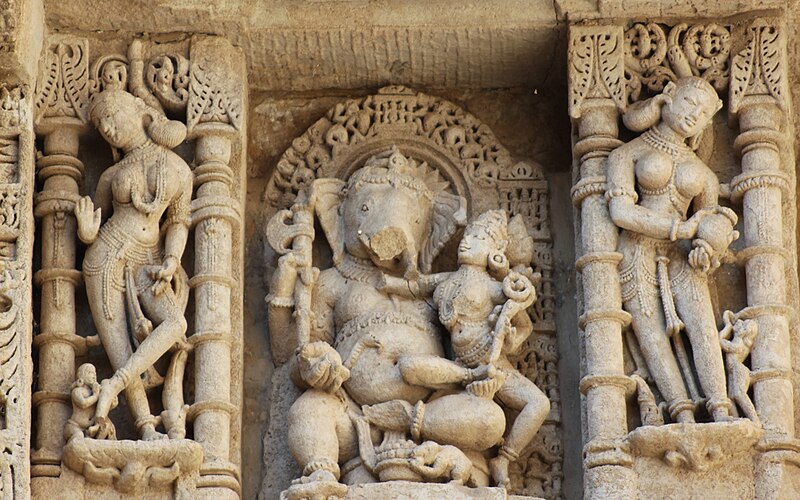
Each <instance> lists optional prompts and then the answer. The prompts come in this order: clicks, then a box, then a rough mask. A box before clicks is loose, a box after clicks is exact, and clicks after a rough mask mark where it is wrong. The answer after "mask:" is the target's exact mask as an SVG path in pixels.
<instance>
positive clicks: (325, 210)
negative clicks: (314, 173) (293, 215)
mask: <svg viewBox="0 0 800 500" xmlns="http://www.w3.org/2000/svg"><path fill="white" fill-rule="evenodd" d="M345 185H346V184H345V182H344V181H342V180H340V179H332V178H324V179H317V180H315V181H314V183H313V184H312V185H311V192H312V197H313V199H314V211H315V212H316V213H317V218H318V219H319V223H320V225H321V226H322V230H323V231H324V232H325V237H326V238H327V239H328V243H329V244H330V246H331V250H332V251H333V263H334V264H338V263H339V262H341V260H342V257H343V256H344V221H343V219H342V214H340V213H339V212H340V210H339V208H340V207H341V206H342V202H343V201H344V198H345V192H344V188H345Z"/></svg>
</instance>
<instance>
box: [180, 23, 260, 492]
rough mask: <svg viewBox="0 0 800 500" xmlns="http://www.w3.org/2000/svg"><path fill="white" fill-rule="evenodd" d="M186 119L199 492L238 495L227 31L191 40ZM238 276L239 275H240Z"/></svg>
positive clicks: (238, 371) (232, 53) (235, 148)
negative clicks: (191, 149)
mask: <svg viewBox="0 0 800 500" xmlns="http://www.w3.org/2000/svg"><path fill="white" fill-rule="evenodd" d="M190 54H191V57H190V59H191V69H190V82H189V89H190V92H189V102H188V104H187V117H186V120H187V125H188V129H189V137H190V138H192V139H194V140H195V159H194V176H195V182H194V187H195V199H194V200H193V201H192V224H193V226H194V238H195V247H194V261H195V269H194V276H193V277H192V279H191V285H192V287H193V288H194V300H195V306H194V310H195V324H194V332H193V333H192V335H191V336H190V337H189V341H190V342H192V344H193V345H194V366H195V381H194V382H195V390H194V394H195V398H194V399H195V402H194V404H193V405H192V408H191V410H190V412H189V418H191V419H192V420H193V422H194V440H195V441H197V442H198V443H200V444H201V445H202V446H203V465H202V466H201V468H200V478H199V480H198V482H197V493H196V495H197V497H198V498H208V499H212V498H213V499H225V498H231V499H234V498H239V494H240V492H241V486H240V477H239V464H240V456H239V450H240V437H241V436H240V433H241V430H240V429H241V423H240V417H241V411H240V406H241V401H242V394H241V383H242V351H241V349H242V340H241V332H242V310H241V303H242V287H241V284H240V283H239V280H241V277H242V273H243V265H242V253H243V252H242V248H243V240H244V231H243V226H242V214H241V207H242V205H243V203H242V199H243V196H242V189H243V187H244V177H243V173H244V169H245V164H244V162H245V154H244V150H245V145H246V139H245V137H246V133H245V130H244V119H243V112H242V109H243V105H242V101H243V99H244V97H245V95H246V88H247V87H246V84H245V74H246V70H245V64H244V57H243V55H242V53H241V51H239V50H238V49H236V48H234V47H233V46H232V45H231V44H230V42H228V41H227V40H225V39H223V38H219V37H211V36H195V37H193V38H192V43H191V50H190ZM237 278H238V280H237Z"/></svg>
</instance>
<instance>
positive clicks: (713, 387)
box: [674, 271, 731, 421]
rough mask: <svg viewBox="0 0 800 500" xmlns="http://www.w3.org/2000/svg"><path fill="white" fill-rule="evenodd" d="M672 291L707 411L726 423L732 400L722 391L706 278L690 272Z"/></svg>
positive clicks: (720, 363)
mask: <svg viewBox="0 0 800 500" xmlns="http://www.w3.org/2000/svg"><path fill="white" fill-rule="evenodd" d="M674 290H675V308H676V309H677V311H678V314H679V315H680V317H681V319H682V320H683V322H684V323H685V324H686V334H687V335H688V337H689V341H690V342H691V344H692V352H693V354H694V364H695V367H696V369H697V377H698V379H699V381H700V386H701V387H702V388H703V392H704V393H705V396H706V397H707V398H708V403H706V405H707V407H708V412H709V413H710V414H711V416H712V417H713V418H714V420H715V421H721V420H727V419H729V418H730V408H731V401H730V400H729V399H728V396H727V392H726V389H725V367H724V364H723V360H722V348H721V347H720V344H719V333H718V332H717V323H716V321H715V320H714V309H713V308H712V306H711V295H710V294H709V291H708V283H707V281H706V278H705V275H700V274H699V273H697V272H695V271H690V274H689V277H688V280H687V281H685V282H683V283H682V284H681V285H679V286H675V287H674Z"/></svg>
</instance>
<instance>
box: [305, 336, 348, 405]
mask: <svg viewBox="0 0 800 500" xmlns="http://www.w3.org/2000/svg"><path fill="white" fill-rule="evenodd" d="M297 364H298V367H299V368H300V377H301V378H302V379H303V381H304V382H305V383H306V384H308V386H309V387H311V388H313V389H319V390H321V391H325V392H328V393H334V392H336V391H338V390H339V388H340V387H341V386H342V384H343V383H344V382H345V381H346V380H347V379H348V378H350V370H348V369H347V368H346V367H345V366H344V364H343V363H342V358H341V356H339V353H338V352H336V349H334V348H333V347H331V346H330V344H328V343H326V342H310V343H308V344H305V345H304V346H302V347H301V348H300V349H299V350H298V352H297Z"/></svg>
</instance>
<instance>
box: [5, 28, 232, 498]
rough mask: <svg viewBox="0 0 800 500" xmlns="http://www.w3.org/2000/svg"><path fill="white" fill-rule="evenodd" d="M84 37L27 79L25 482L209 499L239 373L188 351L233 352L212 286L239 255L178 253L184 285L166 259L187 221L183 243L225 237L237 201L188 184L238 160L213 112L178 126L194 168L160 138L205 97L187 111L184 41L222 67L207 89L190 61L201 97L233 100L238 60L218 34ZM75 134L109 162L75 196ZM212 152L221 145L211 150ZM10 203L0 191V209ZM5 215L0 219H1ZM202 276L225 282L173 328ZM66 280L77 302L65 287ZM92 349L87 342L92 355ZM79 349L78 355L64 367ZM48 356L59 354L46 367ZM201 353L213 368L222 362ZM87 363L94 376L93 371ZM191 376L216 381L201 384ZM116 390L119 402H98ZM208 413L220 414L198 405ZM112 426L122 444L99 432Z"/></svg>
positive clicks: (219, 493) (222, 486)
mask: <svg viewBox="0 0 800 500" xmlns="http://www.w3.org/2000/svg"><path fill="white" fill-rule="evenodd" d="M89 45H90V43H89V41H87V40H85V39H83V40H81V39H75V38H70V37H58V38H57V40H56V42H55V43H53V45H52V46H51V47H50V49H49V50H48V51H47V52H46V57H45V59H46V60H45V64H44V70H45V71H46V77H45V78H43V79H41V80H40V82H41V83H40V86H39V87H38V89H37V98H36V104H37V131H38V133H40V134H41V135H42V136H43V145H44V152H43V153H44V154H42V155H41V157H40V160H39V175H40V177H41V178H42V180H43V184H42V191H41V192H40V193H39V194H38V196H37V210H36V215H37V217H39V218H40V220H41V225H42V226H43V230H42V234H43V235H44V238H43V241H42V244H41V253H42V267H41V269H40V270H39V271H38V272H37V275H36V276H37V283H38V284H39V286H40V287H41V289H42V302H41V307H42V310H41V325H42V326H41V330H42V331H41V332H40V333H39V335H37V339H36V340H37V344H38V346H39V367H40V379H39V381H38V385H39V388H40V390H39V392H38V393H37V396H35V397H34V402H35V403H36V402H37V401H38V404H39V407H40V408H39V413H38V422H37V425H38V429H39V432H38V435H37V441H38V443H37V449H36V451H35V453H34V458H33V463H34V474H33V478H34V480H33V485H34V488H35V489H37V491H39V492H40V493H41V492H44V491H47V490H48V489H52V488H58V487H59V486H57V485H56V484H57V483H59V482H60V483H61V484H62V485H61V486H60V487H67V488H70V489H75V490H76V491H77V490H83V491H84V492H86V493H87V494H88V492H89V491H93V489H95V488H98V487H105V488H113V489H116V490H117V491H118V492H119V493H120V494H123V495H135V494H142V493H144V492H145V491H146V492H148V494H153V495H160V496H164V497H178V498H194V497H195V494H201V492H200V489H202V494H211V495H212V496H215V497H217V498H229V497H230V498H232V497H236V496H238V491H239V482H238V481H239V480H238V464H237V463H236V462H238V459H237V458H236V457H235V456H233V457H231V455H230V453H231V450H233V449H235V448H237V447H238V444H237V443H234V444H233V447H232V445H231V438H230V436H231V435H232V434H233V435H234V436H237V433H235V432H233V433H232V432H231V428H232V427H233V428H234V429H235V428H238V424H233V422H232V417H235V415H236V414H237V411H238V410H237V409H236V408H235V407H233V406H232V405H231V403H230V402H229V401H228V400H226V398H228V399H229V398H230V396H229V394H230V391H231V387H236V385H237V384H239V383H240V382H239V380H240V378H241V375H240V370H241V365H240V364H234V363H231V364H229V365H227V372H226V373H224V374H223V373H216V374H215V375H213V376H212V377H211V378H209V377H208V376H206V375H204V370H207V369H208V368H209V367H208V366H206V365H209V363H208V362H203V361H202V359H207V358H208V356H209V354H208V353H207V352H206V351H208V350H209V348H215V346H217V344H219V343H220V341H221V342H222V343H224V345H225V346H226V349H227V351H228V352H227V354H222V353H218V354H222V355H223V357H225V358H228V359H232V360H236V359H239V358H240V356H236V355H231V352H230V346H231V345H232V344H233V345H240V344H238V343H236V342H235V341H232V340H229V339H228V337H230V336H231V335H232V329H233V328H235V321H236V317H235V316H234V315H232V313H231V306H232V304H231V303H230V301H231V298H232V291H231V289H232V288H234V287H233V286H232V285H230V284H227V283H229V282H231V281H232V279H231V278H230V274H231V270H230V269H231V266H232V265H234V264H233V263H234V262H237V261H239V262H240V261H241V250H240V249H230V248H228V250H227V251H226V253H225V255H224V258H223V259H220V258H219V255H217V254H214V253H213V252H212V254H208V253H207V252H206V253H202V252H199V251H196V252H192V253H193V254H194V255H195V257H194V261H195V262H194V263H195V266H196V268H197V269H202V271H200V272H198V273H197V274H196V276H195V277H194V278H192V280H190V279H189V276H188V273H187V271H185V270H184V268H183V265H182V261H183V260H185V259H184V258H183V257H184V248H185V247H186V245H187V243H188V242H189V241H190V239H189V238H190V234H191V230H192V228H193V226H195V225H199V226H201V227H200V231H199V232H200V233H202V234H203V235H205V236H204V237H203V238H200V239H198V241H197V245H198V247H199V248H215V247H219V246H220V243H219V242H218V241H217V240H218V239H220V238H222V239H223V240H224V242H223V243H222V248H224V247H225V246H226V245H227V246H228V247H230V246H231V243H230V239H231V238H230V227H231V226H234V227H235V226H237V225H238V221H239V220H240V219H239V217H240V216H239V215H238V214H239V213H240V210H237V204H238V203H239V202H238V201H237V200H236V199H233V198H230V197H226V198H224V199H223V198H222V197H221V196H220V195H221V192H220V190H219V189H216V191H214V196H212V198H213V199H214V203H210V204H209V203H207V201H208V200H207V198H208V196H203V195H204V192H205V191H208V189H205V190H203V189H201V190H200V191H199V192H197V193H195V192H194V186H195V185H197V186H203V185H204V184H207V183H208V182H209V179H208V178H209V176H211V177H214V175H215V174H214V173H215V171H216V170H219V169H223V170H224V172H223V173H224V174H226V175H225V176H224V179H223V180H225V179H228V181H227V184H228V185H229V184H230V183H231V180H232V178H233V176H234V174H233V172H234V168H235V171H236V172H240V171H241V170H240V167H241V165H239V164H236V163H235V164H233V165H229V164H228V162H229V161H230V158H231V157H230V155H231V152H232V151H233V152H235V153H236V154H237V155H238V156H237V157H236V158H237V161H238V159H240V158H241V155H240V153H239V152H240V151H241V142H237V139H238V140H241V137H240V136H239V134H238V131H237V129H236V128H234V127H233V126H232V125H231V120H230V119H229V118H227V117H222V116H219V115H218V114H214V113H211V114H208V113H206V115H207V116H206V117H205V118H204V119H203V120H201V121H202V122H203V123H204V124H205V128H200V127H195V130H194V138H195V139H196V147H197V150H196V153H195V155H194V161H195V162H196V164H197V168H196V170H197V174H195V173H194V172H193V171H192V169H191V168H190V167H189V165H188V163H187V161H186V160H185V159H184V158H183V157H181V156H179V155H178V154H176V153H175V152H174V151H173V148H176V147H177V146H179V145H180V144H181V143H183V142H184V140H185V139H186V136H187V125H186V124H184V123H182V122H181V121H179V119H181V118H183V119H184V120H185V117H187V113H188V116H191V113H190V112H187V108H188V107H190V106H192V105H194V107H195V108H196V109H200V108H202V107H203V106H205V105H203V106H200V107H198V105H197V102H198V100H200V101H202V98H201V97H198V96H195V98H194V99H193V98H192V96H190V92H189V90H188V88H189V84H190V80H191V79H192V76H191V74H190V73H191V71H192V69H191V63H190V59H189V58H187V57H186V56H185V55H184V54H187V52H188V50H187V49H190V50H191V51H192V54H193V58H194V59H196V60H197V61H198V64H203V65H208V64H209V63H208V60H209V59H214V58H224V59H225V61H226V66H227V67H229V69H231V68H233V69H236V70H237V71H229V73H228V80H227V81H225V82H224V83H223V84H221V85H220V81H219V78H218V77H217V76H216V73H215V72H214V71H211V70H209V71H206V72H207V73H210V74H211V76H209V77H207V78H206V79H205V81H204V84H203V85H204V86H203V89H202V92H205V93H206V94H208V95H214V96H216V97H215V98H214V99H215V100H214V103H218V102H223V101H224V102H226V103H229V105H230V103H239V102H241V92H242V90H241V88H239V87H237V86H236V82H241V81H242V80H241V76H242V75H241V71H240V70H241V68H239V67H237V66H236V64H237V63H238V62H240V59H239V56H238V55H237V54H236V52H235V51H233V50H231V47H230V45H229V44H228V45H226V44H224V43H223V44H219V43H217V44H215V43H214V42H213V41H212V42H211V43H209V42H208V41H207V39H206V38H203V37H200V38H197V39H193V40H192V41H191V44H183V46H180V45H178V46H176V47H173V48H172V50H174V52H169V51H167V52H156V50H161V51H163V50H164V48H163V47H160V48H159V47H155V46H152V45H148V44H146V43H143V42H142V41H140V40H134V41H133V42H132V43H131V44H130V47H129V49H128V51H127V53H126V54H119V53H111V54H106V55H102V56H100V57H97V58H96V59H94V60H93V61H92V60H90V58H89V50H88V47H89ZM167 50H170V49H167ZM226 51H227V53H226ZM211 52H213V54H212V53H211ZM211 69H212V70H213V68H211ZM195 80H196V78H195ZM213 105H214V104H213V103H212V104H211V105H210V106H212V107H213ZM206 107H207V106H206ZM167 114H168V115H167ZM172 118H177V119H172ZM239 119H241V117H240V116H239ZM238 124H239V123H238V122H237V123H235V125H237V126H238ZM194 125H196V123H195V124H194ZM85 133H94V134H99V135H100V137H101V138H102V139H104V140H105V141H106V142H107V144H108V145H109V146H110V147H111V148H112V153H113V162H112V165H110V166H108V167H107V168H106V169H105V170H104V171H103V172H102V174H101V175H95V176H94V178H95V179H98V178H99V180H98V181H97V185H96V186H90V187H89V188H88V193H87V194H88V196H87V195H84V196H82V194H83V193H81V192H80V190H79V183H78V181H79V180H81V177H82V176H83V174H84V171H85V169H86V167H85V166H84V163H83V161H82V160H81V159H82V158H85V156H86V155H87V153H86V152H82V151H79V150H78V144H79V141H78V137H79V135H80V134H85ZM226 149H227V152H228V153H227V154H228V156H227V157H218V156H219V153H220V152H224V151H225V150H226ZM209 151H211V154H210V153H209ZM183 155H186V153H185V152H184V153H183ZM209 160H213V165H209V164H208V163H209ZM218 177H219V176H218V175H217V176H216V177H214V179H216V178H218ZM237 187H238V186H237ZM12 202H13V199H12V198H11V197H10V195H5V193H4V197H3V198H2V205H0V210H2V208H3V207H6V205H9V206H10V204H11V203H12ZM220 204H222V206H221V207H219V208H215V207H216V206H217V205H220ZM219 218H222V219H224V220H225V221H226V224H227V225H228V226H227V227H228V231H227V233H221V234H217V235H216V237H214V234H216V233H214V234H211V233H209V232H208V231H206V226H207V225H208V224H213V223H214V222H215V221H216V220H217V219H219ZM13 222H14V221H13V219H11V218H9V217H6V218H5V220H4V225H3V226H2V227H5V226H6V225H10V224H12V223H13ZM3 234H5V233H3ZM3 234H0V238H4V236H3ZM78 239H79V240H80V241H81V242H83V243H84V244H85V245H86V251H85V255H84V256H83V264H82V268H83V271H82V272H80V271H78V270H77V269H76V267H78V265H80V263H79V262H76V243H77V241H76V240H78ZM223 262H224V265H223V264H222V263H223ZM214 273H216V274H219V275H220V276H221V277H223V278H225V280H226V281H225V283H226V284H227V285H226V288H225V289H224V291H223V290H218V291H217V293H218V295H217V296H216V298H217V299H218V300H216V301H215V303H214V306H213V308H211V309H209V308H208V307H206V306H205V304H207V301H206V300H203V301H202V302H200V301H199V298H198V305H197V306H196V307H195V308H194V311H195V314H196V319H195V329H194V330H187V323H188V322H187V319H186V317H185V309H186V306H187V303H188V301H189V299H190V295H189V292H190V288H195V289H196V291H195V293H196V295H197V296H198V297H205V295H206V293H205V292H206V288H205V287H204V285H205V282H206V281H207V280H203V281H198V279H197V278H200V277H203V278H204V277H205V276H207V275H209V274H213V275H216V274H214ZM80 282H83V284H84V285H85V290H86V291H85V293H86V298H83V297H81V296H80V295H78V294H77V293H76V285H77V284H78V283H80ZM225 298H228V301H229V303H225V302H224V299H225ZM84 301H85V302H84ZM79 303H86V304H88V309H89V311H90V312H91V321H92V322H93V324H94V330H95V331H96V332H97V335H89V336H87V335H86V334H85V333H84V332H91V331H92V328H90V327H83V326H79V324H80V321H81V319H80V318H79V317H78V315H77V313H78V307H76V305H77V304H79ZM220 313H221V314H223V315H224V316H225V317H226V318H227V321H228V326H227V328H226V327H225V325H223V324H221V323H218V325H219V327H218V331H217V332H215V333H214V334H215V335H216V336H217V337H220V339H219V340H218V341H214V340H213V339H206V338H205V336H203V335H201V334H202V333H206V332H204V331H201V330H202V329H203V326H204V325H205V324H206V323H208V322H210V321H211V322H213V321H215V319H214V317H213V315H218V314H220ZM209 315H210V316H211V317H210V316H209ZM240 319H241V318H240V317H239V320H240ZM231 325H234V326H231ZM216 348H217V349H218V347H216ZM95 352H102V353H103V354H102V358H100V357H99V356H97V355H96V354H95ZM87 355H89V356H90V357H88V358H87V357H86V356H87ZM105 358H107V359H108V360H109V362H110V363H109V365H110V366H109V365H106V364H105V363H104V360H105ZM81 359H84V360H86V359H91V360H92V362H91V363H84V364H82V365H81V366H80V367H78V368H77V370H76V365H77V364H78V361H79V360H81ZM58 361H60V362H61V365H60V366H56V365H54V363H56V362H58ZM64 361H66V362H64ZM187 363H188V366H189V367H192V370H193V372H194V373H191V374H190V372H189V370H187ZM214 363H215V365H214V367H213V370H216V371H218V368H219V367H224V365H223V364H219V363H216V362H214ZM96 367H97V368H96ZM101 371H102V372H103V373H107V374H108V376H107V377H106V378H104V379H103V380H102V381H100V380H98V378H100V377H98V375H99V374H100V373H101ZM207 380H213V382H214V384H215V387H217V388H218V389H219V390H217V391H215V390H214V388H205V387H204V386H203V384H204V383H205V382H204V381H207ZM226 385H227V386H226ZM147 393H151V395H150V397H148V394H147ZM155 394H160V395H161V403H160V404H158V403H156V404H154V402H153V399H154V398H153V397H152V396H153V395H155ZM123 396H124V402H125V405H124V406H125V407H126V409H127V411H123V412H121V411H116V412H114V413H111V410H112V409H114V408H115V407H116V406H117V405H118V404H119V403H120V402H121V398H122V397H123ZM65 407H66V408H65ZM65 410H66V411H65ZM220 410H222V411H223V412H224V413H226V414H227V415H226V416H225V418H215V417H214V418H209V417H208V415H207V413H208V412H209V411H213V412H214V414H215V415H217V414H218V413H219V412H220ZM125 413H128V414H129V415H130V416H129V417H125V416H123V415H124V414H125ZM67 417H68V418H67ZM187 430H188V435H189V436H190V438H189V439H187V438H186V436H187ZM209 434H211V435H213V436H214V437H213V438H209V437H208V436H209ZM118 435H119V437H132V438H133V439H122V440H116V441H115V439H117V436H118ZM220 439H223V440H224V442H217V441H219V440H220ZM234 439H238V436H237V437H235V438H234ZM65 442H66V446H65ZM201 443H202V444H201ZM234 455H235V454H234ZM231 459H232V460H231ZM209 463H213V466H210V465H209ZM62 466H63V467H62Z"/></svg>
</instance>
